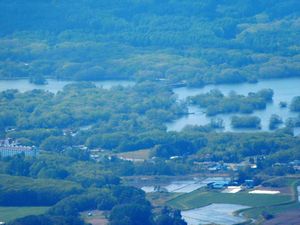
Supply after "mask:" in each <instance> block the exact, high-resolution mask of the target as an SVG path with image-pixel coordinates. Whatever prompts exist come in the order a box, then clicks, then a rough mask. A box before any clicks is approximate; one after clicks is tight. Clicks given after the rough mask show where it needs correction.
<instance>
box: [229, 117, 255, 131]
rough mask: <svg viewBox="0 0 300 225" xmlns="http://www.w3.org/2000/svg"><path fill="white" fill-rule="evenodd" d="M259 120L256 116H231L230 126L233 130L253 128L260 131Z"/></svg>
mask: <svg viewBox="0 0 300 225" xmlns="http://www.w3.org/2000/svg"><path fill="white" fill-rule="evenodd" d="M260 122H261V120H260V118H259V117H257V116H233V117H232V118H231V126H232V127H233V128H237V129H240V128H253V129H261V126H260Z"/></svg>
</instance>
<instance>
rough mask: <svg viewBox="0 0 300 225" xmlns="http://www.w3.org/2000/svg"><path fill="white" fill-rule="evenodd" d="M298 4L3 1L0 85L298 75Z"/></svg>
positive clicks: (269, 0)
mask: <svg viewBox="0 0 300 225" xmlns="http://www.w3.org/2000/svg"><path fill="white" fill-rule="evenodd" d="M299 14H300V2H299V0H197V1H195V0H76V1H72V0H65V1H58V0H38V1H37V0H28V1H24V0H10V1H8V0H4V1H1V2H0V28H1V29H0V46H1V48H0V59H1V62H0V78H2V79H3V78H15V77H41V76H47V77H48V76H51V77H55V78H63V79H72V80H98V79H118V78H129V79H137V80H150V79H152V80H153V79H161V78H166V79H168V80H170V81H172V82H181V81H187V84H188V85H191V86H197V85H198V86H200V85H203V84H205V83H217V82H219V83H226V82H244V81H256V80H257V79H259V78H269V77H288V76H298V75H300V66H299V65H300V64H299V62H300V18H299Z"/></svg>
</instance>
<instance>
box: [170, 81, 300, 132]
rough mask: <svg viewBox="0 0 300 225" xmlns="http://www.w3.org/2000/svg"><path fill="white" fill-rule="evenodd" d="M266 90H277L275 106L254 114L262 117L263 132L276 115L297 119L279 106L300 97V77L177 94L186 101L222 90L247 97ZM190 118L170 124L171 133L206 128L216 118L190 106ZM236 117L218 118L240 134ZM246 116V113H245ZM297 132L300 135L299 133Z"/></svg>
mask: <svg viewBox="0 0 300 225" xmlns="http://www.w3.org/2000/svg"><path fill="white" fill-rule="evenodd" d="M264 88H271V89H273V91H274V96H273V103H270V104H268V105H267V108H266V109H265V110H257V111H255V112H254V113H253V114H252V115H255V116H258V117H260V118H261V125H262V129H261V130H262V131H267V130H269V129H268V126H269V119H270V116H271V115H272V114H277V115H279V116H280V117H281V118H282V119H283V120H286V119H287V118H289V117H296V116H297V115H298V114H297V113H293V112H290V110H289V109H288V108H281V107H280V106H279V103H280V102H281V101H284V102H287V103H290V102H291V100H292V98H293V97H295V96H300V78H291V79H276V80H263V81H260V82H258V83H254V84H253V83H251V84H250V83H243V84H224V85H207V86H205V87H203V88H186V87H184V88H176V89H174V90H173V91H174V93H175V94H176V95H177V97H178V100H179V101H183V100H186V98H187V97H189V96H195V95H198V94H203V93H207V92H209V91H210V90H212V89H218V90H220V91H221V92H222V93H224V94H225V95H227V94H229V93H230V92H231V91H234V92H236V93H237V94H242V95H247V94H248V93H249V92H257V91H259V90H261V89H264ZM189 113H191V114H189V115H187V116H183V117H182V118H180V119H178V120H175V121H174V122H172V123H169V124H167V127H168V130H170V131H180V130H182V128H184V127H185V126H186V125H206V124H208V123H209V122H210V120H211V118H212V117H207V116H206V115H205V110H204V109H201V108H199V107H196V106H190V107H189ZM233 115H241V114H220V115H217V116H216V117H218V118H221V119H223V121H224V126H225V129H224V130H225V131H236V130H234V129H232V128H231V126H230V122H231V117H232V116H233ZM243 115H245V114H243ZM238 131H250V130H240V129H239V130H238ZM297 132H299V131H298V130H297Z"/></svg>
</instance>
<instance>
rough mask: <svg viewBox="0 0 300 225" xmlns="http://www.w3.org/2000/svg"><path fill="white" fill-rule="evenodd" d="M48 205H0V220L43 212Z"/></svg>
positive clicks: (10, 219) (6, 220) (9, 219)
mask: <svg viewBox="0 0 300 225" xmlns="http://www.w3.org/2000/svg"><path fill="white" fill-rule="evenodd" d="M48 209H49V207H0V221H2V222H8V221H12V220H14V219H17V218H21V217H24V216H29V215H40V214H44V213H45V212H46V211H47V210H48Z"/></svg>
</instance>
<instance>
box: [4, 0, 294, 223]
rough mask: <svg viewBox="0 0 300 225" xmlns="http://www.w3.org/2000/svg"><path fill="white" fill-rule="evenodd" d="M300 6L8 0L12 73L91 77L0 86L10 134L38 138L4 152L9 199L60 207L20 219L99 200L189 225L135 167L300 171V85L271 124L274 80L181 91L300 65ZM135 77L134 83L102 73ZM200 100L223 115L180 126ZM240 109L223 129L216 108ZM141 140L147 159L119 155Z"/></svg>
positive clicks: (141, 219) (8, 74)
mask: <svg viewBox="0 0 300 225" xmlns="http://www.w3.org/2000/svg"><path fill="white" fill-rule="evenodd" d="M299 16H300V3H299V0H234V1H233V0H197V1H195V0H109V1H108V0H77V1H58V0H39V1H32V0H31V1H30V0H29V1H22V0H10V1H0V28H1V29H0V46H1V47H0V80H3V79H20V78H26V79H28V80H29V81H30V82H32V83H36V84H40V85H42V84H45V83H46V82H47V79H48V78H52V79H59V80H71V81H78V82H74V83H71V84H68V85H66V86H65V87H64V88H63V89H62V90H61V91H58V92H57V93H55V94H54V93H51V92H50V91H44V90H31V91H26V92H21V91H20V90H14V89H9V90H5V91H2V92H0V140H4V139H6V140H8V139H11V140H16V141H17V142H16V143H18V145H22V146H35V147H36V148H37V149H38V150H39V154H38V155H37V157H27V156H25V155H24V154H19V155H14V156H9V157H1V155H0V206H3V207H12V206H13V207H30V206H46V207H49V209H48V210H47V212H46V213H44V214H43V215H36V216H27V217H24V218H18V219H16V220H14V221H7V222H9V223H8V224H9V225H27V224H28V225H32V224H45V225H69V224H74V225H85V224H86V221H83V219H82V217H81V213H82V212H84V211H87V212H88V211H90V210H99V211H104V212H105V215H106V219H107V220H108V223H109V224H110V225H141V224H143V225H186V222H184V221H183V219H182V216H181V212H180V211H179V210H176V209H172V208H169V207H166V206H165V205H164V203H160V204H161V205H156V204H153V202H150V200H149V199H150V198H149V196H148V195H146V193H145V192H144V191H142V190H141V189H139V188H136V187H131V186H127V183H126V179H130V178H132V179H135V178H137V177H143V178H149V177H152V178H153V177H155V178H157V177H161V176H173V177H175V176H181V175H183V176H187V175H191V174H192V175H193V174H203V175H204V176H206V175H207V174H208V173H210V172H208V168H203V167H201V165H202V164H203V163H204V164H205V163H209V164H212V165H217V164H218V165H221V166H223V165H224V164H235V165H240V164H247V166H245V167H243V169H237V171H234V170H232V171H228V168H225V169H224V170H222V171H221V172H223V173H224V174H229V175H228V176H231V178H232V180H233V181H235V182H237V183H238V184H239V185H243V184H244V183H245V180H246V179H253V180H254V183H255V184H262V183H263V182H268V180H269V179H270V178H274V177H275V178H278V177H280V178H281V177H282V176H293V177H296V178H299V171H300V170H297V168H296V167H294V165H295V164H296V163H297V160H300V151H299V146H300V136H299V135H298V136H296V135H294V133H293V129H292V128H294V127H300V114H299V112H300V96H294V98H293V99H292V100H291V101H290V100H288V101H287V102H280V107H282V108H286V107H288V108H286V110H287V111H288V112H291V113H293V118H281V117H280V116H278V115H276V114H273V115H270V117H269V118H270V119H269V128H270V130H272V131H271V132H261V131H259V129H260V128H261V122H265V121H261V119H260V118H259V117H257V116H254V115H250V114H252V113H253V112H254V111H256V110H263V109H266V107H267V105H269V104H274V103H273V95H274V94H275V96H276V93H274V92H273V90H272V89H270V88H269V87H263V89H261V90H259V91H257V92H250V93H249V94H248V95H239V94H237V93H235V92H234V91H232V92H230V93H229V94H228V95H225V94H223V93H222V92H221V91H219V90H212V91H210V92H208V93H203V94H199V95H196V96H193V97H189V98H187V100H185V101H181V100H180V99H178V98H177V96H176V95H175V93H174V89H173V88H174V87H182V86H187V87H201V86H204V85H207V84H224V83H241V82H258V81H259V80H260V79H268V78H288V77H295V76H296V77H299V76H300V47H299V46H300V19H299ZM123 79H124V80H133V81H135V82H133V83H134V85H133V86H128V87H122V86H114V87H112V88H110V89H105V88H102V87H97V86H96V85H95V84H94V83H93V82H91V81H96V80H123ZM274 98H275V97H274ZM276 104H278V103H277V102H276ZM190 106H199V107H201V108H202V109H203V110H204V113H206V115H207V116H212V117H211V123H210V124H208V125H205V126H186V127H185V128H183V129H182V130H181V131H180V132H179V131H178V132H175V131H168V128H167V123H171V122H174V120H177V119H179V118H182V117H184V116H186V115H189V114H193V112H190V110H189V108H190ZM202 109H201V110H202ZM196 113H198V112H196ZM229 113H244V114H247V115H239V116H233V117H232V118H231V126H232V127H233V128H238V129H240V128H242V129H241V130H239V132H220V130H219V128H223V121H222V120H221V119H218V118H217V117H213V116H215V115H218V114H229ZM274 113H275V112H274ZM294 115H295V116H294ZM283 119H284V121H283ZM283 123H285V128H281V124H283ZM243 128H253V129H252V130H251V131H252V132H242V130H243ZM248 131H249V130H248ZM137 150H141V151H145V152H147V154H148V156H147V159H144V160H141V161H132V160H124V159H122V157H120V155H121V154H126V153H128V152H130V153H132V152H135V151H137ZM93 152H96V153H97V154H98V155H97V157H96V158H95V157H92V156H93V154H94V153H93ZM124 152H125V153H124ZM250 164H255V166H256V167H255V169H253V168H251V167H250V166H249V165H250ZM222 168H224V167H222ZM212 174H213V172H212ZM208 176H211V174H208ZM212 193H214V192H212ZM255 219H256V218H255ZM253 221H254V220H253ZM0 222H1V217H0Z"/></svg>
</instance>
